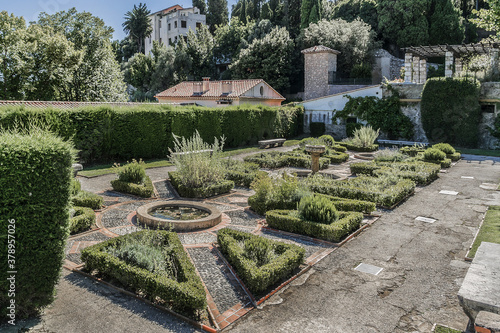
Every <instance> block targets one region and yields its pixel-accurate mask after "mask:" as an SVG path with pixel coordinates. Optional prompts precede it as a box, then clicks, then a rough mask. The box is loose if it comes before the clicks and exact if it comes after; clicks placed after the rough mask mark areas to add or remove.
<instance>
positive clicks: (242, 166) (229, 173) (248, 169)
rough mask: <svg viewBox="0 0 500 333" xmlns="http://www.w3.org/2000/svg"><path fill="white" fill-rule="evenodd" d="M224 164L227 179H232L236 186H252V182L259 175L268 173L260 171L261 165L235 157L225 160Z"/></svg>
mask: <svg viewBox="0 0 500 333" xmlns="http://www.w3.org/2000/svg"><path fill="white" fill-rule="evenodd" d="M223 166H224V168H225V170H226V179H227V180H232V181H233V182H234V185H236V186H244V187H250V184H251V183H252V182H253V181H254V180H255V178H256V177H257V176H258V175H262V174H265V173H266V172H265V171H260V169H259V166H258V165H257V164H255V163H248V162H240V161H237V160H233V159H227V160H225V161H223Z"/></svg>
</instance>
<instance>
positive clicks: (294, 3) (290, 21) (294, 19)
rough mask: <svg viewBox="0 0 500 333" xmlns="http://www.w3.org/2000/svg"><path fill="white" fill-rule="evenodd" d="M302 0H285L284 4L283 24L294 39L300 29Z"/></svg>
mask: <svg viewBox="0 0 500 333" xmlns="http://www.w3.org/2000/svg"><path fill="white" fill-rule="evenodd" d="M301 8H302V0H286V3H285V5H284V17H285V26H286V27H287V29H288V31H289V32H290V36H291V37H292V38H293V39H295V38H296V37H297V36H299V34H300V31H301Z"/></svg>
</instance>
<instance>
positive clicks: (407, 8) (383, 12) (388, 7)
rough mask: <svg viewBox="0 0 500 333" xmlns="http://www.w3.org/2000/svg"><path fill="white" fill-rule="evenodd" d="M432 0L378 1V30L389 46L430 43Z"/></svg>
mask: <svg viewBox="0 0 500 333" xmlns="http://www.w3.org/2000/svg"><path fill="white" fill-rule="evenodd" d="M429 4H430V0H398V1H394V0H379V1H377V14H378V18H379V20H378V30H379V31H380V33H381V36H382V38H383V39H384V41H385V43H386V44H387V46H390V47H393V48H394V47H406V46H412V45H428V43H429V22H428V20H427V13H428V10H429Z"/></svg>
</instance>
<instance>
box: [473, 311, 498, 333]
mask: <svg viewBox="0 0 500 333" xmlns="http://www.w3.org/2000/svg"><path fill="white" fill-rule="evenodd" d="M477 327H482V328H486V329H488V330H490V331H491V332H492V333H496V332H500V315H499V314H496V313H491V312H486V311H481V312H479V314H478V315H477V317H476V331H478V332H479V330H478V329H477Z"/></svg>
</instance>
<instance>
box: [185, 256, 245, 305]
mask: <svg viewBox="0 0 500 333" xmlns="http://www.w3.org/2000/svg"><path fill="white" fill-rule="evenodd" d="M187 251H188V252H189V255H190V256H191V258H192V259H193V261H194V263H195V265H196V268H197V269H198V272H199V273H200V275H201V278H202V279H203V282H205V285H206V286H207V289H208V291H209V292H210V295H211V296H212V298H213V300H214V302H215V304H216V305H217V308H218V310H219V312H220V313H221V314H222V313H224V312H225V311H226V310H229V309H230V308H231V307H233V306H234V305H236V304H238V303H240V302H242V303H243V304H247V303H249V302H250V299H249V298H248V296H247V294H246V293H245V292H244V290H242V289H241V287H240V286H238V285H235V284H234V280H233V279H231V277H232V276H231V273H230V272H229V270H228V269H227V268H226V266H225V265H224V263H223V262H222V260H220V259H219V257H218V256H217V255H216V254H215V253H214V250H210V249H209V248H207V247H201V248H191V249H187Z"/></svg>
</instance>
